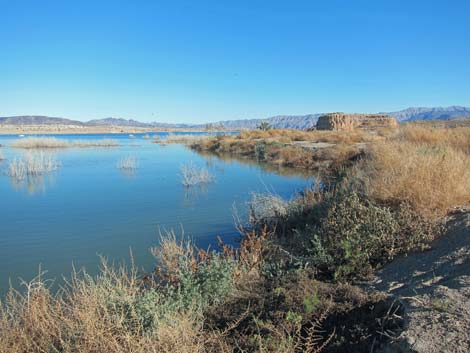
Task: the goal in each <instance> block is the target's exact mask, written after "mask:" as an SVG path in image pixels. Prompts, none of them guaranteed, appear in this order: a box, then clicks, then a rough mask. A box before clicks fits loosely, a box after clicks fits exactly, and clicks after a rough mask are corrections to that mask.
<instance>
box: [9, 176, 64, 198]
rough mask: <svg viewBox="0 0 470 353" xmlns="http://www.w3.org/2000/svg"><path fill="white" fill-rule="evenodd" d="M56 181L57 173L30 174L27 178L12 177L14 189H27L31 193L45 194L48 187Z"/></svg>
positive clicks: (11, 182)
mask: <svg viewBox="0 0 470 353" xmlns="http://www.w3.org/2000/svg"><path fill="white" fill-rule="evenodd" d="M55 183H56V176H55V174H45V175H30V176H28V177H27V178H25V179H22V180H19V179H16V178H11V180H10V184H11V187H12V188H13V190H15V191H17V192H19V191H27V192H28V194H29V195H31V196H32V195H36V194H44V193H46V191H47V189H48V188H50V187H52V186H53V185H54V184H55Z"/></svg>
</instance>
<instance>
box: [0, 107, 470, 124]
mask: <svg viewBox="0 0 470 353" xmlns="http://www.w3.org/2000/svg"><path fill="white" fill-rule="evenodd" d="M322 114H323V113H318V114H307V115H279V116H274V117H271V118H265V119H240V120H226V121H220V122H218V123H215V124H213V125H215V126H224V127H225V128H228V129H249V128H256V126H258V125H259V124H260V123H261V122H264V121H266V122H268V123H269V124H270V125H271V126H272V127H275V128H291V129H307V128H310V127H313V126H314V125H315V124H316V122H317V120H318V117H319V116H321V115H322ZM381 114H388V115H390V116H392V117H394V118H396V119H397V120H398V121H399V122H406V121H415V120H434V119H452V118H461V117H469V119H470V107H462V106H450V107H433V108H423V107H418V108H408V109H404V110H400V111H396V112H385V113H381ZM0 124H10V125H56V124H59V125H75V126H135V127H149V128H152V127H154V128H204V127H205V126H206V124H177V123H159V122H152V123H144V122H140V121H137V120H133V119H122V118H106V119H94V120H90V121H87V122H82V121H78V120H71V119H65V118H55V117H49V116H41V115H25V116H11V117H0Z"/></svg>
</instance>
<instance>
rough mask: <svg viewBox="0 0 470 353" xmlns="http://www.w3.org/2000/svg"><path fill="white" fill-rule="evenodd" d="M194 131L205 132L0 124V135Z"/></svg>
mask: <svg viewBox="0 0 470 353" xmlns="http://www.w3.org/2000/svg"><path fill="white" fill-rule="evenodd" d="M174 131H194V132H198V131H201V132H205V131H206V130H204V129H192V128H184V129H183V128H179V129H176V128H146V127H138V126H79V125H11V124H0V135H30V134H44V135H47V134H50V135H52V134H54V135H57V134H121V133H129V134H134V133H145V132H148V133H152V132H174Z"/></svg>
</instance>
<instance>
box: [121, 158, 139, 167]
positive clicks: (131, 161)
mask: <svg viewBox="0 0 470 353" xmlns="http://www.w3.org/2000/svg"><path fill="white" fill-rule="evenodd" d="M117 167H118V168H119V169H125V170H134V169H137V167H138V162H137V158H136V157H134V156H127V157H123V158H121V159H120V160H119V161H118V162H117Z"/></svg>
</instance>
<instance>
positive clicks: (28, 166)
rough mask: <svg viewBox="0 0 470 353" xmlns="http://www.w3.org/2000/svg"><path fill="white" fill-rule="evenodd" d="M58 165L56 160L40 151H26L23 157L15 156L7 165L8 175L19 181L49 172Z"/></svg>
mask: <svg viewBox="0 0 470 353" xmlns="http://www.w3.org/2000/svg"><path fill="white" fill-rule="evenodd" d="M58 167H59V163H58V162H57V160H56V159H55V158H54V157H52V156H50V155H46V154H44V153H42V152H40V153H36V154H34V153H27V154H26V155H25V156H24V158H18V157H15V159H13V161H12V162H10V164H9V165H8V172H7V173H8V175H9V176H11V177H12V178H14V179H16V180H18V181H20V180H24V179H26V178H27V177H34V176H38V175H41V174H45V173H49V172H52V171H54V170H56V169H57V168H58Z"/></svg>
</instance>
